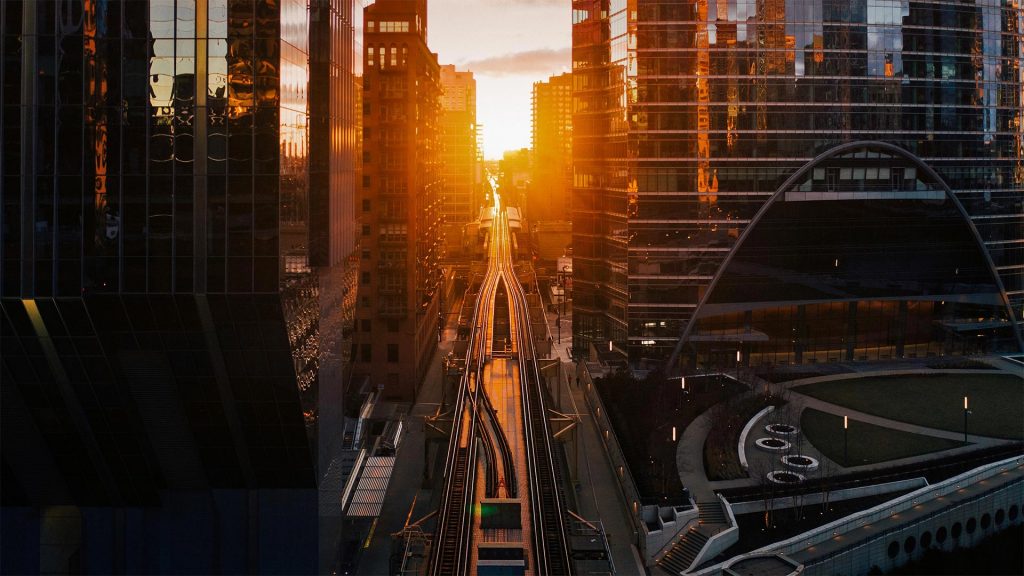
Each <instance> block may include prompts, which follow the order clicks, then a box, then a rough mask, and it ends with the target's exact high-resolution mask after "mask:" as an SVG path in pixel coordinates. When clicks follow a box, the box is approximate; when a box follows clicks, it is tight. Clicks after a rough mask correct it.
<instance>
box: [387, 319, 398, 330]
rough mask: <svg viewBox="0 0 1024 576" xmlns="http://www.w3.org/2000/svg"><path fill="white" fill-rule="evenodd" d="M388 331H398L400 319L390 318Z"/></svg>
mask: <svg viewBox="0 0 1024 576" xmlns="http://www.w3.org/2000/svg"><path fill="white" fill-rule="evenodd" d="M388 332H398V320H388Z"/></svg>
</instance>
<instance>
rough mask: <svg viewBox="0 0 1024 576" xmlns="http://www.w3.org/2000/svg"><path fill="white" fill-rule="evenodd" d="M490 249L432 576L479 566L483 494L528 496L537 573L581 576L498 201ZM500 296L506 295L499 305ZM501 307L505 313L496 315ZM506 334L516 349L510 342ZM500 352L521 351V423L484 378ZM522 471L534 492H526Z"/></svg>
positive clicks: (517, 354)
mask: <svg viewBox="0 0 1024 576" xmlns="http://www.w3.org/2000/svg"><path fill="white" fill-rule="evenodd" d="M487 251H488V267H487V271H486V273H485V276H484V279H483V281H482V283H481V286H480V291H479V292H478V294H477V297H476V307H475V311H474V316H473V323H472V324H471V326H472V330H471V334H470V339H469V346H468V352H467V359H466V367H467V368H466V372H465V374H464V375H463V378H462V380H461V382H460V383H459V388H458V393H457V395H456V406H455V412H454V414H455V417H454V422H453V426H452V437H451V440H450V441H449V446H448V452H447V456H446V461H445V471H444V478H445V481H444V482H445V484H444V491H443V494H442V498H441V504H440V508H439V510H438V521H437V528H436V532H435V536H434V540H433V545H432V547H431V556H430V563H429V573H430V574H433V575H435V576H448V575H461V574H469V573H470V572H471V571H473V570H472V568H473V566H474V564H473V561H472V554H473V550H474V543H473V542H472V534H473V515H474V511H475V510H477V509H478V508H479V507H478V506H477V504H478V503H479V502H480V501H481V500H482V499H490V498H506V499H517V498H518V499H521V501H522V505H523V506H524V507H525V509H526V510H527V516H528V518H529V522H530V526H529V530H528V531H524V532H528V533H529V534H530V537H529V539H528V540H529V541H528V542H523V543H522V546H523V547H524V548H525V549H526V553H527V558H528V559H529V563H528V566H529V567H530V568H531V570H530V573H531V574H534V575H562V574H572V573H573V572H574V570H573V564H572V558H571V550H570V549H569V545H568V536H567V530H568V527H567V524H566V522H565V503H564V497H563V494H562V490H561V484H560V482H559V478H558V473H557V469H556V466H555V457H554V450H555V446H554V444H553V440H552V436H551V430H550V426H549V423H548V418H547V407H546V405H545V398H544V393H543V391H542V388H541V386H542V380H541V377H540V373H539V371H538V368H537V362H536V351H535V349H534V341H533V333H532V326H531V323H530V319H529V304H528V301H527V296H526V293H525V291H524V290H523V287H522V286H521V285H520V284H519V281H518V279H517V278H516V274H515V270H514V263H513V255H512V250H511V241H510V233H509V222H508V216H507V214H506V212H504V211H502V210H500V205H499V204H498V202H497V198H496V204H495V209H494V218H493V226H492V229H491V234H490V238H489V242H488V245H487ZM499 287H500V288H501V289H500V290H499ZM499 298H500V300H501V301H500V302H496V300H498V299H499ZM506 299H507V305H506ZM499 304H500V306H499ZM496 313H497V314H500V315H501V316H502V318H495V315H496ZM505 314H508V317H507V318H505V317H504V316H505ZM496 330H497V331H498V332H500V334H497V333H496ZM506 334H507V336H506ZM506 338H507V340H508V345H504V343H503V341H504V340H505V339H506ZM499 343H501V344H500V345H499ZM499 355H500V356H506V357H507V356H511V357H512V362H514V363H515V365H516V366H517V367H518V389H517V390H516V396H517V400H518V402H519V405H518V406H516V409H518V410H520V411H521V415H522V419H521V426H519V425H518V424H517V423H516V421H515V420H514V419H513V420H511V421H510V420H506V421H505V422H504V424H503V422H502V421H501V419H500V418H499V415H498V412H497V411H496V410H495V405H494V402H493V401H492V399H491V398H490V397H489V395H488V393H487V389H486V386H485V384H486V383H485V381H484V379H485V377H486V376H485V374H486V373H489V371H486V372H485V367H486V366H488V363H489V362H490V361H491V359H492V357H495V356H499ZM506 427H511V428H512V429H506ZM512 436H515V438H516V439H517V440H516V446H517V447H518V446H519V445H520V444H521V446H522V451H523V452H524V453H525V457H524V458H523V459H522V460H520V464H519V466H521V467H522V468H524V469H522V470H517V461H516V455H515V454H514V452H513V450H512V447H511V446H510V438H511V437H512ZM479 458H482V459H483V463H484V464H483V466H482V468H483V470H484V471H485V477H484V479H483V483H482V487H483V489H482V491H481V492H482V493H478V491H477V484H478V478H477V471H478V468H479V465H478V459H479ZM520 475H522V478H523V479H524V480H525V482H524V484H525V487H526V488H527V490H526V491H527V492H528V494H520V493H519V492H520Z"/></svg>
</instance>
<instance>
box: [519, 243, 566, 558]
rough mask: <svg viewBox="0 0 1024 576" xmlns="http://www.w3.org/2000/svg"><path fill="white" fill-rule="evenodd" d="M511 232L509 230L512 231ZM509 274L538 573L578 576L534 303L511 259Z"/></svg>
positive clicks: (534, 555) (534, 548)
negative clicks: (538, 353)
mask: <svg viewBox="0 0 1024 576" xmlns="http://www.w3.org/2000/svg"><path fill="white" fill-rule="evenodd" d="M504 225H506V226H507V223H506V224H504ZM506 233H507V230H506ZM503 274H504V275H505V277H506V280H508V282H507V285H509V286H511V287H512V288H511V289H510V294H509V300H510V308H511V310H512V312H513V314H514V315H515V317H516V322H515V324H516V341H517V344H518V347H519V352H520V353H519V370H520V375H521V376H520V383H521V386H522V394H521V397H522V405H523V423H524V426H525V429H524V430H523V434H524V438H525V440H526V442H525V444H526V452H527V461H528V462H529V470H528V473H529V478H530V517H531V521H532V525H533V530H532V536H533V551H534V553H533V561H534V567H535V574H559V575H562V574H572V573H573V563H572V558H571V552H570V550H569V545H568V536H567V531H566V529H567V527H566V525H565V506H564V501H565V498H564V496H563V494H562V488H561V486H562V483H561V481H560V479H559V477H558V473H557V468H556V467H555V460H554V446H553V440H552V437H551V430H550V427H549V424H548V418H547V406H546V403H545V399H544V394H543V391H542V384H541V382H542V381H541V378H540V372H539V371H538V369H537V356H536V351H535V349H534V345H533V342H534V340H533V328H532V325H531V324H530V317H529V303H528V301H527V298H526V293H525V292H524V291H523V287H522V285H520V284H519V282H518V280H517V279H516V277H515V270H514V268H513V264H512V259H511V255H510V254H509V255H507V257H506V258H505V266H504V270H503Z"/></svg>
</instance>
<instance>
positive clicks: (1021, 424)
mask: <svg viewBox="0 0 1024 576" xmlns="http://www.w3.org/2000/svg"><path fill="white" fill-rule="evenodd" d="M795 390H796V391H797V392H799V393H801V394H807V395H808V396H814V397H815V398H820V399H822V400H825V401H827V402H831V403H833V404H838V405H840V406H846V407H849V408H851V409H853V410H858V411H860V412H866V413H868V414H874V415H877V416H882V417H884V418H890V419H892V420H899V421H901V422H909V423H912V424H918V425H921V426H928V427H930V428H938V429H940V430H952V431H954V432H962V431H963V429H964V395H967V397H968V398H969V399H970V401H969V407H970V410H971V414H970V415H969V416H968V421H967V431H968V432H969V433H971V434H980V435H982V436H993V437H997V438H1012V439H1015V440H1019V439H1022V438H1024V379H1022V378H1017V377H1015V376H1012V375H1009V374H933V375H924V374H922V375H917V374H915V375H910V376H885V377H868V378H857V379H854V380H838V381H834V382H818V383H815V384H808V385H806V386H800V387H798V388H795Z"/></svg>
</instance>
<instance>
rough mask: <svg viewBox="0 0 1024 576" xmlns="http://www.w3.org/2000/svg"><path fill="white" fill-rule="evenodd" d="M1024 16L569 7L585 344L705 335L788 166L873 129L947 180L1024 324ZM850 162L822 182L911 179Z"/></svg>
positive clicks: (635, 348) (809, 223)
mask: <svg viewBox="0 0 1024 576" xmlns="http://www.w3.org/2000/svg"><path fill="white" fill-rule="evenodd" d="M1022 18H1024V14H1022V12H1021V9H1020V7H1019V6H1017V5H1016V4H1015V3H1007V2H996V1H981V2H975V3H972V4H963V3H959V2H941V1H939V2H913V1H910V0H891V1H890V0H858V1H855V2H846V1H844V2H833V1H830V0H819V1H812V2H795V1H787V0H759V1H757V2H746V1H733V0H729V1H726V0H717V1H716V0H695V1H690V2H667V1H666V2H659V1H650V2H644V1H636V0H628V1H627V0H610V1H609V0H594V1H581V0H577V1H575V2H573V76H574V106H575V116H574V163H575V174H574V198H573V208H574V219H573V220H574V222H573V224H574V230H573V233H574V273H575V274H574V282H575V293H574V312H575V318H574V331H575V334H574V347H575V348H576V350H577V352H579V353H582V352H585V351H586V349H587V347H588V346H589V345H591V344H595V345H599V346H601V347H604V346H608V342H609V341H610V342H611V346H612V347H613V348H617V349H619V350H620V351H621V352H623V353H624V354H626V355H628V357H629V358H630V361H631V362H632V363H633V364H634V365H637V364H643V363H644V362H645V361H648V360H650V361H653V362H657V361H662V360H664V359H665V358H666V357H668V356H669V355H670V354H671V351H672V350H673V349H674V348H675V345H676V343H677V342H678V341H679V339H680V336H681V334H683V333H686V334H688V335H689V334H694V333H695V331H694V327H693V324H694V323H693V322H691V320H693V318H694V315H695V314H696V313H697V310H698V306H699V305H700V304H701V303H702V302H703V301H704V300H705V299H707V298H708V294H707V292H708V289H709V287H710V286H711V284H712V282H713V281H714V279H715V278H716V276H718V275H719V274H720V273H721V267H722V264H723V263H724V262H725V260H726V258H727V257H728V256H729V255H730V254H731V253H732V252H733V250H734V248H735V247H736V246H737V242H738V240H739V239H740V238H741V236H742V235H743V234H744V232H745V230H746V229H747V227H748V225H750V223H751V222H752V220H753V219H754V218H755V216H756V215H757V214H758V212H759V211H760V210H761V209H762V208H763V207H764V206H765V204H766V202H767V201H768V200H769V199H770V198H771V197H772V196H773V195H774V194H775V193H776V192H777V191H778V189H779V187H780V186H781V185H782V184H783V183H784V182H785V181H786V180H787V178H789V177H790V176H792V175H793V174H794V173H796V172H797V170H799V169H800V168H801V167H805V166H807V165H808V164H809V163H811V162H812V161H813V160H814V159H815V158H816V157H818V156H819V155H821V154H823V153H825V152H827V151H829V150H830V149H833V148H835V147H837V146H839V145H841V144H844V143H851V142H872V141H881V142H886V143H891V144H894V145H896V146H898V147H899V148H900V149H902V150H904V151H905V152H906V154H907V155H908V157H910V158H917V159H920V160H921V161H922V162H923V163H924V164H925V165H926V166H928V167H930V168H932V169H934V171H935V172H936V173H937V174H938V177H939V178H940V179H941V180H942V182H944V183H945V184H946V185H948V186H949V188H951V190H952V192H953V194H954V196H955V199H956V200H957V201H958V202H959V203H960V204H961V205H962V206H963V207H964V208H965V209H966V212H967V215H968V216H969V218H970V222H971V225H973V227H974V228H975V229H976V230H977V232H978V234H979V235H980V238H981V240H982V241H983V243H984V253H986V254H987V255H988V257H989V258H991V260H992V263H993V265H994V269H995V271H996V272H997V273H998V276H999V282H998V284H1001V286H1000V287H998V288H997V290H996V292H997V294H998V296H999V298H1000V299H1002V300H1004V302H1005V303H1008V304H1009V308H1010V309H1012V310H1013V314H1014V318H1013V321H1014V322H1016V323H1017V332H1018V333H1019V330H1020V321H1021V314H1022V312H1024V310H1022V304H1024V292H1022V289H1024V286H1021V278H1022V276H1024V275H1022V269H1024V268H1022V267H1024V264H1022V256H1024V233H1022V228H1021V223H1020V222H1021V215H1022V213H1024V205H1022V202H1024V170H1022V168H1024V147H1022V136H1024V125H1022V122H1021V114H1022V112H1021V110H1022V102H1021V94H1022V92H1021V87H1022V67H1021V64H1022V51H1021V49H1022V43H1024V37H1022V34H1021V24H1022ZM840 164H842V163H841V162H840V163H838V164H836V165H834V166H832V167H830V168H825V167H823V168H822V170H823V171H822V173H821V176H822V179H821V180H820V181H815V182H813V183H812V184H811V189H810V191H812V192H819V191H820V192H831V191H834V190H835V189H836V188H837V187H838V186H841V185H844V184H843V178H844V177H845V178H847V179H850V178H853V179H858V180H859V182H858V184H857V185H858V186H867V187H868V188H870V189H873V190H877V191H879V192H880V193H884V195H885V197H886V198H896V196H894V194H896V195H898V192H899V191H901V190H902V189H903V188H902V187H903V186H904V183H903V182H902V180H901V179H900V178H898V177H896V176H893V175H892V173H891V172H890V176H889V177H888V179H886V178H881V177H880V176H878V174H879V173H880V170H881V169H882V168H883V166H881V165H879V166H875V167H874V168H875V172H874V174H875V176H874V177H873V179H872V177H871V176H869V174H871V172H870V170H871V166H869V165H864V166H863V167H862V168H861V169H860V170H859V171H858V170H856V168H855V167H854V166H848V167H844V166H842V165H840ZM883 164H885V163H884V162H883ZM910 167H911V165H910V164H907V165H903V164H901V166H900V168H901V169H906V168H910ZM905 174H906V173H904V175H905ZM882 197H883V196H877V197H874V198H872V199H868V200H865V199H863V198H855V197H853V196H850V197H843V198H842V199H841V200H840V201H838V202H830V203H825V204H821V205H820V208H821V209H822V210H823V211H825V210H827V211H828V212H826V213H818V212H815V211H813V210H808V209H807V207H806V206H804V210H805V211H804V212H803V213H802V219H801V220H799V221H796V222H793V223H792V226H793V227H794V228H795V229H796V230H802V231H803V232H806V234H807V235H808V238H812V237H814V234H815V232H814V230H815V227H816V225H815V224H814V222H815V221H816V220H818V219H820V221H826V220H827V216H828V213H829V212H831V211H832V210H834V209H837V207H839V206H841V205H843V204H845V203H846V202H850V203H857V204H862V205H863V206H862V207H864V209H867V207H873V206H875V202H873V201H880V200H881V199H882ZM808 206H810V204H809V205H808ZM780 209H781V208H780ZM844 209H845V207H844ZM877 209H878V210H879V211H882V212H885V211H886V210H888V208H887V207H886V206H885V202H881V201H880V202H878V203H877ZM965 225H966V224H965ZM971 225H966V226H967V228H968V229H970V227H971ZM911 230H913V231H914V233H918V234H921V235H922V239H923V240H929V239H932V238H930V237H929V236H927V235H928V234H933V233H938V231H937V230H934V229H932V230H929V229H925V228H923V227H916V226H915V227H909V224H908V233H910V231H911ZM803 232H801V233H803ZM794 233H797V232H794ZM856 236H857V235H855V237H856ZM858 246H862V247H863V249H864V250H865V252H869V251H870V250H871V249H872V248H871V246H870V243H865V244H854V246H853V248H852V249H854V250H856V249H857V247H858ZM982 260H983V261H987V259H984V258H983V259H982ZM888 270H894V268H893V267H891V266H890V267H889V268H888ZM947 272H948V273H950V274H952V273H953V271H952V270H950V271H947ZM881 279H884V278H881ZM990 287H991V285H990ZM829 299H830V298H823V300H825V301H827V300H829ZM1003 308H1004V309H1005V308H1007V306H1006V305H1005V304H1004V306H1003ZM1006 314H1007V313H1004V314H1003V315H1004V316H1006ZM995 340H997V341H999V342H1004V343H1005V342H1007V340H1006V339H1004V338H996V339H995ZM1015 340H1016V341H1017V342H1019V340H1017V339H1016V338H1010V339H1009V342H1010V343H1013V342H1014V341H1015ZM733 346H735V345H733Z"/></svg>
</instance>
